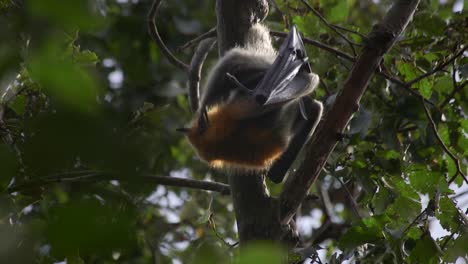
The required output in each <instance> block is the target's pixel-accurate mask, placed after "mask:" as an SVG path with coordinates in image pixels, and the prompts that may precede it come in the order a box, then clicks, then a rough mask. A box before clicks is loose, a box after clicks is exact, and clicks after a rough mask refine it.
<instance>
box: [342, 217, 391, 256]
mask: <svg viewBox="0 0 468 264" xmlns="http://www.w3.org/2000/svg"><path fill="white" fill-rule="evenodd" d="M389 220H390V219H388V218H387V217H386V216H380V217H369V218H364V219H362V220H361V221H360V222H359V223H356V224H355V225H353V227H352V228H351V229H349V230H348V231H347V232H346V233H345V234H344V235H343V236H342V237H341V239H340V241H339V245H340V247H343V248H345V249H351V248H355V247H357V246H360V245H363V244H365V243H375V242H376V241H378V240H380V239H383V238H384V232H383V226H384V224H385V223H386V222H388V221H389Z"/></svg>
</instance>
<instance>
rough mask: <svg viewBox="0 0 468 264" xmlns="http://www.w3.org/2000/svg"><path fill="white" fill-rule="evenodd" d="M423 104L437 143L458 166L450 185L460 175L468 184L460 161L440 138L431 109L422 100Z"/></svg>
mask: <svg viewBox="0 0 468 264" xmlns="http://www.w3.org/2000/svg"><path fill="white" fill-rule="evenodd" d="M421 103H422V105H423V107H424V112H425V113H426V116H427V119H428V120H429V123H430V124H431V128H432V132H433V133H434V135H435V136H436V139H437V141H438V142H439V144H440V146H441V147H442V148H443V149H444V151H445V153H447V155H449V156H450V157H451V158H452V160H453V162H455V164H456V166H457V172H456V173H455V175H453V177H452V178H451V179H450V180H449V184H450V183H452V182H453V181H454V180H455V178H456V177H457V175H458V174H460V175H461V176H462V177H463V180H464V181H465V182H466V183H468V179H466V176H465V174H464V173H463V171H462V168H461V164H460V160H459V159H458V158H457V157H456V156H455V155H454V154H453V153H452V152H451V151H450V150H449V149H448V147H447V146H446V145H445V143H444V141H443V140H442V138H441V137H440V135H439V132H438V131H437V126H436V124H435V122H434V119H432V116H431V113H430V112H429V109H428V108H427V106H426V103H425V102H424V101H423V100H421Z"/></svg>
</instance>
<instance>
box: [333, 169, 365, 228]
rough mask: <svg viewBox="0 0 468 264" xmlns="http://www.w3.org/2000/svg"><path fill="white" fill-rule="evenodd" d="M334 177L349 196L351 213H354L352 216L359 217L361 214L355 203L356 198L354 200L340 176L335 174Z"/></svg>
mask: <svg viewBox="0 0 468 264" xmlns="http://www.w3.org/2000/svg"><path fill="white" fill-rule="evenodd" d="M334 176H335V175H334ZM335 179H337V180H338V181H339V182H340V184H341V186H343V188H344V189H345V191H346V194H347V195H348V197H349V201H350V202H351V208H352V209H353V210H352V211H353V213H354V216H356V217H357V218H359V219H361V218H362V216H361V214H360V213H359V206H358V204H357V203H356V200H354V196H353V194H351V192H350V191H349V189H348V186H346V184H345V183H344V182H343V181H342V180H341V179H340V177H337V176H335Z"/></svg>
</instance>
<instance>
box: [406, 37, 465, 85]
mask: <svg viewBox="0 0 468 264" xmlns="http://www.w3.org/2000/svg"><path fill="white" fill-rule="evenodd" d="M467 49H468V45H466V46H465V47H464V48H462V49H461V50H459V51H458V52H457V53H455V54H454V55H453V56H452V57H450V59H448V60H446V61H445V62H444V63H441V64H439V65H437V66H436V67H435V68H434V69H432V70H431V71H429V72H426V73H425V74H423V75H421V76H418V77H416V78H414V79H413V80H411V81H409V82H407V83H406V84H407V85H408V86H411V85H413V84H415V83H417V82H419V81H421V80H422V79H424V78H427V77H429V76H431V75H433V74H435V73H436V72H438V71H440V70H442V69H444V68H445V67H446V66H447V65H449V64H450V63H452V61H454V60H455V59H457V58H458V57H460V56H461V55H462V54H463V53H464V52H465V51H466V50H467ZM454 70H455V69H454Z"/></svg>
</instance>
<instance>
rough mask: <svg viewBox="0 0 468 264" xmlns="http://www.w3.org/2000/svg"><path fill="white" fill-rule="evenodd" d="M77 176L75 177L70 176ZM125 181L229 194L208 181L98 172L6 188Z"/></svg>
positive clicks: (17, 189) (221, 185) (10, 190)
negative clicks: (62, 183) (63, 183)
mask: <svg viewBox="0 0 468 264" xmlns="http://www.w3.org/2000/svg"><path fill="white" fill-rule="evenodd" d="M70 175H77V176H70ZM111 180H118V181H126V182H143V183H153V184H160V185H166V186H175V187H186V188H192V189H199V190H205V191H214V192H219V193H221V194H223V195H228V194H230V188H229V185H227V184H224V183H219V182H210V181H200V180H193V179H186V178H179V177H167V176H155V175H150V174H145V175H132V176H131V177H130V176H127V175H124V174H112V173H106V172H100V171H85V172H84V174H83V172H81V173H80V172H76V173H63V174H56V175H54V176H51V177H46V178H43V179H38V180H31V181H28V182H25V183H21V184H18V185H14V186H11V187H9V188H8V190H7V192H8V193H10V194H11V193H14V192H21V191H24V190H27V189H32V188H39V187H43V186H45V185H49V184H52V183H61V182H83V181H94V182H97V181H111Z"/></svg>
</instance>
